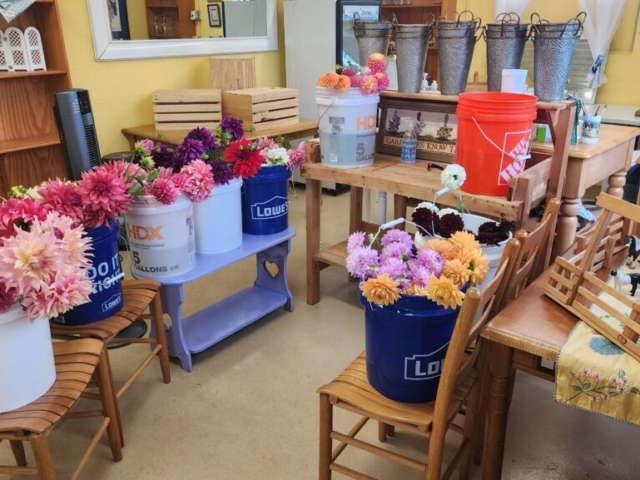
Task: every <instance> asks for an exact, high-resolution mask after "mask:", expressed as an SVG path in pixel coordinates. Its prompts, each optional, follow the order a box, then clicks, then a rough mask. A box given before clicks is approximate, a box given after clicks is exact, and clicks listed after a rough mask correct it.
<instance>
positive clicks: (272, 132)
mask: <svg viewBox="0 0 640 480" xmlns="http://www.w3.org/2000/svg"><path fill="white" fill-rule="evenodd" d="M188 133H189V130H175V131H172V132H162V137H161V138H158V134H159V132H158V131H157V130H156V126H155V125H142V126H139V127H128V128H123V129H122V134H123V135H124V136H125V137H127V140H128V141H129V145H130V147H131V150H133V148H134V145H135V143H136V142H137V141H139V140H143V139H149V140H153V141H158V140H160V141H162V142H163V143H166V144H167V145H170V146H176V145H180V144H181V143H182V141H183V140H184V137H186V136H187V134H188ZM317 133H318V122H317V120H308V119H305V118H301V119H300V121H299V122H298V123H296V124H293V125H286V126H284V127H276V128H269V129H266V130H260V131H258V132H246V138H248V139H249V140H252V139H255V138H260V137H277V136H278V135H281V136H282V137H284V138H285V140H289V141H291V140H296V139H300V138H307V137H313V136H315V135H316V134H317Z"/></svg>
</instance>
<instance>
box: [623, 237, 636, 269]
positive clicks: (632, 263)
mask: <svg viewBox="0 0 640 480" xmlns="http://www.w3.org/2000/svg"><path fill="white" fill-rule="evenodd" d="M625 246H626V247H627V248H628V249H629V253H628V254H627V265H628V266H629V268H630V269H631V270H634V269H635V268H636V262H637V261H638V256H640V238H638V237H636V236H635V235H629V236H628V237H627V240H626V242H625Z"/></svg>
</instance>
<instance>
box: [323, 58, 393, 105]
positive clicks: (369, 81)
mask: <svg viewBox="0 0 640 480" xmlns="http://www.w3.org/2000/svg"><path fill="white" fill-rule="evenodd" d="M386 70H387V57H385V56H384V55H383V54H382V53H372V54H371V55H369V58H368V59H367V66H366V67H360V68H359V69H357V70H356V69H355V68H353V67H350V66H347V67H344V68H342V67H341V66H338V68H337V71H336V72H328V73H325V74H323V75H321V76H320V78H318V81H317V82H316V86H317V87H322V88H333V89H335V90H337V91H338V92H345V91H347V90H348V89H350V88H358V89H359V90H360V91H361V92H362V93H364V94H365V95H369V94H372V93H380V92H383V91H385V90H386V89H387V88H389V77H388V76H387V73H386Z"/></svg>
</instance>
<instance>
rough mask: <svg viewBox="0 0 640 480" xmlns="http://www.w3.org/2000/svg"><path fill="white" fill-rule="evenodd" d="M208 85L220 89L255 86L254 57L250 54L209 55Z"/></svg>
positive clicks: (238, 88)
mask: <svg viewBox="0 0 640 480" xmlns="http://www.w3.org/2000/svg"><path fill="white" fill-rule="evenodd" d="M209 86H210V87H211V88H219V89H220V90H240V89H243V88H255V86H256V59H255V57H254V56H252V55H233V56H231V55H225V56H219V57H209Z"/></svg>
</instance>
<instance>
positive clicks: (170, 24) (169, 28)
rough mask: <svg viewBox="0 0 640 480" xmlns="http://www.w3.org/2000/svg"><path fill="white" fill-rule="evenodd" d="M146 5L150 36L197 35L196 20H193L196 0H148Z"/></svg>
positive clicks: (180, 36) (176, 36)
mask: <svg viewBox="0 0 640 480" xmlns="http://www.w3.org/2000/svg"><path fill="white" fill-rule="evenodd" d="M146 6H147V32H148V34H149V38H193V37H195V36H196V22H195V20H191V11H192V10H196V6H195V0H146ZM205 13H206V12H205ZM201 14H202V12H201Z"/></svg>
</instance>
